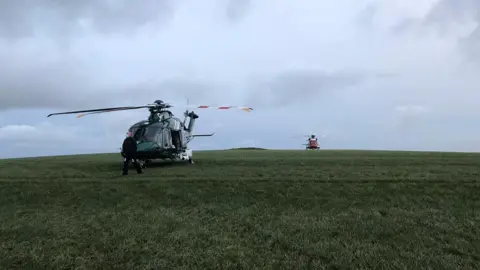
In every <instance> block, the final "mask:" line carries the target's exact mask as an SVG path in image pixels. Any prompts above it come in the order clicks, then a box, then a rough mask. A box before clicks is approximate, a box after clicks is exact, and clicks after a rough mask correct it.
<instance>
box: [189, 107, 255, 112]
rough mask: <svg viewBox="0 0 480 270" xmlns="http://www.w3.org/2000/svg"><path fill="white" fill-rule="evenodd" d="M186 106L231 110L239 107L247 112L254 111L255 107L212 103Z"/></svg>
mask: <svg viewBox="0 0 480 270" xmlns="http://www.w3.org/2000/svg"><path fill="white" fill-rule="evenodd" d="M186 107H189V108H196V109H217V110H230V109H239V110H242V111H246V112H251V111H253V108H250V107H244V106H210V105H188V106H186Z"/></svg>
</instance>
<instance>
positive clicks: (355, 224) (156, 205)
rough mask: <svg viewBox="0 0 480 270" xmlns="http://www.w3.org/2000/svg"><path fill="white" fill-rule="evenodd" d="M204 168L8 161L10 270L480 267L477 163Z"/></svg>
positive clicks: (314, 160)
mask: <svg viewBox="0 0 480 270" xmlns="http://www.w3.org/2000/svg"><path fill="white" fill-rule="evenodd" d="M194 155H195V157H196V163H195V164H193V165H189V164H185V163H184V164H173V165H172V164H158V165H155V166H154V167H152V168H148V169H147V170H145V173H144V174H142V175H136V173H135V170H133V169H131V171H130V172H131V175H130V176H128V177H122V176H120V174H121V166H122V164H121V157H120V156H119V155H118V154H114V155H91V156H88V155H83V156H65V157H48V158H36V159H14V160H13V159H12V160H0V268H2V269H4V268H7V269H11V268H15V267H16V268H23V269H54V268H64V269H67V268H84V269H111V268H119V269H137V268H138V269H160V268H163V269H165V268H167V269H171V268H182V267H183V269H195V268H201V269H209V268H217V269H228V268H231V269H233V268H235V269H240V268H244V269H254V268H263V269H265V268H266V269H282V268H285V269H299V268H308V267H312V268H316V269H319V268H320V269H321V268H330V269H335V268H336V269H347V268H350V269H361V268H363V269H367V268H384V269H426V268H430V269H474V268H477V269H478V268H479V267H480V166H479V165H480V155H478V154H462V153H421V152H387V151H384V152H375V151H318V152H314V151H252V150H245V151H241V150H236V151H206V152H198V153H195V154H194Z"/></svg>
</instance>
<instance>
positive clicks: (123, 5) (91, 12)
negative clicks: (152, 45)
mask: <svg viewBox="0 0 480 270" xmlns="http://www.w3.org/2000/svg"><path fill="white" fill-rule="evenodd" d="M172 3H173V1H169V0H168V1H167V0H156V1H142V2H141V3H137V2H132V1H126V0H116V1H107V0H82V1H81V0H72V1H57V0H36V1H27V0H17V1H2V2H1V3H0V35H1V36H3V37H7V38H23V37H28V36H31V35H33V34H34V32H38V31H40V32H42V31H43V33H44V34H48V35H52V34H53V35H56V36H62V35H66V34H69V33H75V34H78V33H77V31H76V30H78V29H80V28H81V27H82V25H81V23H80V22H81V20H84V21H90V23H91V25H92V27H93V28H94V29H95V30H96V31H98V32H101V33H112V32H115V33H119V32H121V33H129V32H132V31H133V30H135V29H136V28H137V27H139V26H142V25H144V24H146V23H147V22H151V21H156V20H160V21H166V20H168V19H169V18H170V17H171V15H172V12H173V6H172Z"/></svg>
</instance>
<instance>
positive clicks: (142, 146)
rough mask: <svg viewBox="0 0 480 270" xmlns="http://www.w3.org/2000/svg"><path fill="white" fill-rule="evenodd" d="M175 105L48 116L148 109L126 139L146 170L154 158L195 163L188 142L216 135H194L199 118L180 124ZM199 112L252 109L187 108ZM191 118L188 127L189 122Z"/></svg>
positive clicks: (193, 116) (188, 114) (191, 116)
mask: <svg viewBox="0 0 480 270" xmlns="http://www.w3.org/2000/svg"><path fill="white" fill-rule="evenodd" d="M171 107H173V105H171V104H168V103H164V102H163V101H162V100H156V101H155V102H154V103H153V104H148V105H144V106H130V107H113V108H102V109H92V110H82V111H70V112H60V113H52V114H49V115H48V116H47V117H50V116H54V115H62V114H79V115H78V116H77V118H80V117H83V116H85V115H89V114H98V113H107V112H117V111H125V110H137V109H143V108H148V110H149V112H150V115H149V117H148V119H147V120H142V121H139V122H137V123H135V124H133V125H132V126H130V128H129V129H128V132H127V136H133V138H134V139H135V140H136V141H137V159H138V160H139V161H140V163H141V165H142V167H144V168H145V167H146V165H147V164H149V163H151V162H152V160H154V159H163V160H164V159H171V160H184V161H188V162H189V163H193V159H192V150H191V149H189V148H188V143H189V142H190V141H191V140H193V138H195V137H210V136H213V135H214V134H213V133H211V134H195V135H194V134H193V127H194V125H195V121H196V119H198V118H199V116H198V115H197V114H196V113H195V112H193V111H188V109H187V110H186V111H185V113H184V116H185V119H184V120H183V121H181V120H180V119H179V118H177V117H175V116H174V115H173V113H172V112H171V111H170V110H168V109H169V108H171ZM188 107H195V108H199V109H205V108H214V109H220V110H226V109H241V110H243V111H246V112H250V111H252V110H253V109H252V108H249V107H239V106H222V107H212V106H188ZM187 118H189V121H188V124H187V123H186V121H187ZM120 154H121V155H122V156H123V157H125V156H124V152H123V149H122V150H121V152H120Z"/></svg>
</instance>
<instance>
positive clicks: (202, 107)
mask: <svg viewBox="0 0 480 270" xmlns="http://www.w3.org/2000/svg"><path fill="white" fill-rule="evenodd" d="M208 107H210V106H205V105H202V106H198V108H200V109H206V108H208Z"/></svg>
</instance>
